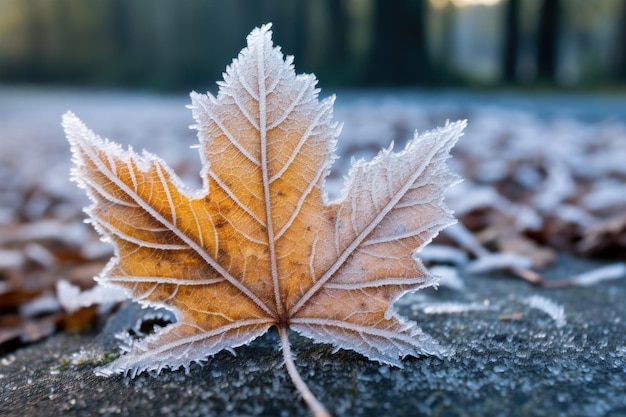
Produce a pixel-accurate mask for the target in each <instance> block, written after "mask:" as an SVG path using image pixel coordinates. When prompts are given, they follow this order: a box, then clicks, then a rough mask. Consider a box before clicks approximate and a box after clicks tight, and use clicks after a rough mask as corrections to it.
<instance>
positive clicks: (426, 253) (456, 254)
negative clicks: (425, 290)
mask: <svg viewBox="0 0 626 417" xmlns="http://www.w3.org/2000/svg"><path fill="white" fill-rule="evenodd" d="M419 258H420V259H422V260H424V261H429V262H437V263H451V264H455V265H464V264H466V263H467V260H468V259H467V253H465V252H464V251H463V250H461V249H458V248H455V247H452V246H445V245H436V244H430V245H428V246H426V247H425V248H424V249H422V251H421V252H420V253H419ZM436 275H437V274H436Z"/></svg>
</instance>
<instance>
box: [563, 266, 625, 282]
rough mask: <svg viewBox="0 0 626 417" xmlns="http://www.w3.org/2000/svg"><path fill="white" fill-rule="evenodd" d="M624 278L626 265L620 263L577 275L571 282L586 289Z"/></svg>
mask: <svg viewBox="0 0 626 417" xmlns="http://www.w3.org/2000/svg"><path fill="white" fill-rule="evenodd" d="M624 277H626V263H623V262H619V263H615V264H611V265H607V266H603V267H600V268H597V269H594V270H591V271H588V272H585V273H582V274H580V275H576V276H574V277H572V278H571V282H572V283H574V284H575V285H580V286H582V287H586V286H589V285H594V284H597V283H599V282H602V281H607V280H613V279H619V278H624Z"/></svg>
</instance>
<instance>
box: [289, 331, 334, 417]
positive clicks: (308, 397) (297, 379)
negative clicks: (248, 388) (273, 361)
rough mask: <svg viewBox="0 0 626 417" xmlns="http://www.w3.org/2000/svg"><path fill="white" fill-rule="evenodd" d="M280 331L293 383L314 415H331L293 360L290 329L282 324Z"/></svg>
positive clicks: (326, 416)
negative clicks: (316, 396)
mask: <svg viewBox="0 0 626 417" xmlns="http://www.w3.org/2000/svg"><path fill="white" fill-rule="evenodd" d="M278 333H280V343H281V345H282V348H283V349H282V350H283V357H284V358H285V366H286V367H287V372H288V373H289V376H290V377H291V381H292V382H293V385H294V386H295V387H296V389H297V390H298V391H299V392H300V394H301V395H302V399H303V400H304V401H305V402H306V403H307V405H308V406H309V408H310V409H311V411H313V415H314V416H315V417H331V415H330V413H329V412H328V411H327V410H326V408H325V407H324V405H323V404H322V403H321V402H320V401H319V400H318V399H317V398H315V395H313V393H312V392H311V390H310V389H309V387H308V386H307V384H306V383H305V382H304V380H303V379H302V377H301V376H300V374H299V373H298V369H296V364H295V363H294V362H293V357H292V356H291V345H290V344H289V330H288V329H287V326H280V327H279V328H278Z"/></svg>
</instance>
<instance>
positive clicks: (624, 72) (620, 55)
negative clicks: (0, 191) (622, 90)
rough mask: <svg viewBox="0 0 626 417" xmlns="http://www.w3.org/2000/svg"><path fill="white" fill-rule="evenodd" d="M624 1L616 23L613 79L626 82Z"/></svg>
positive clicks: (625, 19) (625, 3) (625, 11)
mask: <svg viewBox="0 0 626 417" xmlns="http://www.w3.org/2000/svg"><path fill="white" fill-rule="evenodd" d="M625 48H626V0H624V1H623V2H622V12H621V16H620V19H619V21H618V23H617V34H616V39H615V43H614V51H613V56H614V57H615V61H614V62H615V71H614V73H615V77H616V78H617V80H619V81H626V49H625Z"/></svg>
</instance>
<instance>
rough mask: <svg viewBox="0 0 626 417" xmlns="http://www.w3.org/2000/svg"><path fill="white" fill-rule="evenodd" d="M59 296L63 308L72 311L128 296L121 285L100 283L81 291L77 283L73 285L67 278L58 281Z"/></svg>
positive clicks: (122, 299) (118, 300)
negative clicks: (107, 285) (106, 285)
mask: <svg viewBox="0 0 626 417" xmlns="http://www.w3.org/2000/svg"><path fill="white" fill-rule="evenodd" d="M57 298H58V300H59V303H60V304H61V306H62V307H63V309H64V310H66V311H68V312H70V313H71V312H74V311H77V310H79V309H81V308H83V307H89V306H92V305H95V304H100V305H102V304H109V303H116V302H120V301H124V300H126V299H127V298H128V297H127V296H126V292H125V291H124V290H123V289H122V288H120V287H115V286H111V287H105V286H104V285H101V284H98V285H96V286H94V287H93V288H91V289H89V290H86V291H83V292H81V291H80V288H79V287H77V286H76V285H72V284H71V283H69V282H68V281H66V280H60V281H58V282H57Z"/></svg>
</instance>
